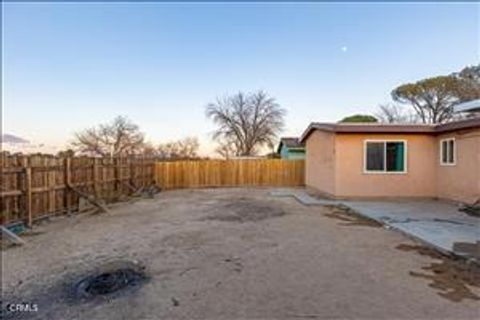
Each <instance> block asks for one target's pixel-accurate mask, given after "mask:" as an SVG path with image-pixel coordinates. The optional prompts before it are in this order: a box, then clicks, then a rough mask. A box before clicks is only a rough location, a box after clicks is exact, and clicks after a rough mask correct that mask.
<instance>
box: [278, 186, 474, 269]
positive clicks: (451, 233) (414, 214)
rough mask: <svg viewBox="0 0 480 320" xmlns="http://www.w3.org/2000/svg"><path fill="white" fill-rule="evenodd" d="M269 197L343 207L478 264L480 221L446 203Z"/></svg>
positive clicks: (298, 192)
mask: <svg viewBox="0 0 480 320" xmlns="http://www.w3.org/2000/svg"><path fill="white" fill-rule="evenodd" d="M271 194H272V195H274V196H275V195H276V196H292V197H294V198H295V199H297V200H298V201H299V202H300V203H303V204H305V205H344V206H346V207H348V208H350V209H352V210H354V211H356V212H357V213H358V214H360V215H363V216H365V217H367V218H370V219H374V220H376V221H378V222H380V223H382V224H383V225H385V226H387V227H389V228H393V229H396V230H398V231H401V232H403V233H405V234H406V235H408V236H410V237H413V238H416V239H418V240H420V241H422V242H424V243H426V244H428V245H430V246H432V247H434V248H436V249H437V250H440V251H442V252H444V253H448V254H454V255H457V256H461V257H464V258H467V259H471V260H475V261H477V262H480V219H479V218H475V217H471V216H468V215H467V214H465V213H463V212H461V211H459V210H458V207H457V206H456V205H454V204H452V203H449V202H445V201H435V200H399V201H393V200H392V201H347V200H341V201H340V200H339V201H335V200H326V199H318V198H315V197H312V196H310V195H309V194H308V193H307V192H306V191H305V190H304V189H279V190H275V191H272V192H271Z"/></svg>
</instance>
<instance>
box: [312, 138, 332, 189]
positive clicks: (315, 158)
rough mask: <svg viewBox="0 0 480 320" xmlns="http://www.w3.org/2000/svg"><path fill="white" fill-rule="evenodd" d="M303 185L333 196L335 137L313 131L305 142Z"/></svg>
mask: <svg viewBox="0 0 480 320" xmlns="http://www.w3.org/2000/svg"><path fill="white" fill-rule="evenodd" d="M306 150H307V151H306V153H307V154H306V163H305V183H306V185H307V186H310V187H313V188H315V189H317V190H318V191H320V192H322V193H325V194H328V195H334V194H335V135H334V134H332V133H329V132H325V131H319V130H315V131H314V132H312V134H311V135H310V136H309V137H308V139H307V142H306Z"/></svg>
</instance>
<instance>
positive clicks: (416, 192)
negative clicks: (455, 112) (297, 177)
mask: <svg viewBox="0 0 480 320" xmlns="http://www.w3.org/2000/svg"><path fill="white" fill-rule="evenodd" d="M451 137H454V138H455V140H456V148H457V150H456V164H455V165H454V166H442V165H440V140H441V139H444V138H451ZM365 140H405V141H406V142H407V172H406V173H365V172H364V143H365ZM306 147H307V157H306V179H305V181H306V185H307V186H308V187H313V188H314V189H316V190H318V191H320V192H322V193H325V194H328V195H332V196H334V197H337V198H362V197H374V198H375V197H393V198H398V197H422V198H423V197H428V198H437V197H438V198H445V199H450V200H454V201H461V202H467V203H471V202H474V201H475V200H477V199H478V198H480V129H475V130H467V131H457V132H454V133H450V134H443V135H440V136H434V135H428V134H353V133H348V134H347V133H343V134H342V133H336V134H333V133H329V132H324V131H320V130H316V131H314V132H312V133H311V135H310V136H309V137H308V139H307V141H306Z"/></svg>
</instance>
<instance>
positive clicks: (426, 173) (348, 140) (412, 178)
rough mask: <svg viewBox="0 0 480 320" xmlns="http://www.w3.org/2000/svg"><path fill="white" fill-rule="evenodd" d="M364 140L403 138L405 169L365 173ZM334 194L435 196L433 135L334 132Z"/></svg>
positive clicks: (357, 195)
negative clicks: (394, 171) (397, 171)
mask: <svg viewBox="0 0 480 320" xmlns="http://www.w3.org/2000/svg"><path fill="white" fill-rule="evenodd" d="M365 140H404V141H406V143H407V166H406V168H407V170H406V173H365V172H364V142H365ZM335 148H336V152H337V157H336V174H335V185H336V196H337V197H435V195H436V183H435V159H434V157H433V154H434V153H435V151H436V143H435V139H434V138H433V137H432V136H429V135H422V134H396V135H385V134H337V135H336V147H335Z"/></svg>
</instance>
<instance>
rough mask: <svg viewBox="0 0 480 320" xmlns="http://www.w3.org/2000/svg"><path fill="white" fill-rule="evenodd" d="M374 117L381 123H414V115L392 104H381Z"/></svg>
mask: <svg viewBox="0 0 480 320" xmlns="http://www.w3.org/2000/svg"><path fill="white" fill-rule="evenodd" d="M375 117H376V118H377V119H378V121H379V122H382V123H416V122H418V117H417V115H416V114H414V113H412V112H409V111H407V110H406V109H405V108H404V107H403V106H400V105H398V104H393V103H386V104H381V105H379V106H378V110H377V112H376V113H375Z"/></svg>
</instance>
